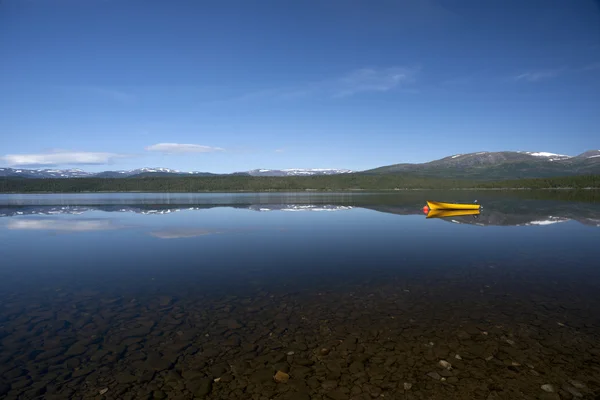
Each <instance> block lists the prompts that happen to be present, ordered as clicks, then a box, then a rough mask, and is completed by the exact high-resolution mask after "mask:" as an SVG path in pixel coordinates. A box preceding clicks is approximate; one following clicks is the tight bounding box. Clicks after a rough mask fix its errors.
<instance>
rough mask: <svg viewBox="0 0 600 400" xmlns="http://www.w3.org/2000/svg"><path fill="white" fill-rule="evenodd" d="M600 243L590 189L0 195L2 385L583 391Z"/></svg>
mask: <svg viewBox="0 0 600 400" xmlns="http://www.w3.org/2000/svg"><path fill="white" fill-rule="evenodd" d="M475 198H477V199H478V200H479V201H480V203H481V204H483V206H484V209H483V212H482V213H481V214H480V215H478V216H462V217H450V218H426V216H425V215H424V214H423V213H422V211H421V210H420V209H421V207H422V206H423V204H424V202H425V199H440V200H448V201H453V200H457V201H471V200H473V199H475ZM565 199H569V200H565ZM599 244H600V203H599V202H598V201H597V198H596V194H590V193H587V194H565V193H559V194H554V193H541V194H540V193H537V192H536V193H498V192H496V193H492V192H485V193H471V192H464V191H462V192H461V191H456V192H447V193H433V192H426V191H415V192H409V193H402V194H397V193H389V194H369V193H344V194H336V193H325V194H322V193H298V194H275V193H263V194H200V195H198V194H178V195H173V194H170V195H169V194H143V195H142V194H102V195H99V194H89V195H52V196H50V195H9V196H6V195H4V196H0V260H1V262H0V263H1V264H0V265H1V266H0V361H1V362H0V396H4V397H5V398H9V399H16V398H22V399H29V398H48V399H51V398H85V399H87V398H94V399H95V398H107V399H134V398H135V399H137V398H143V399H148V398H157V399H160V398H169V399H170V398H175V399H177V398H180V399H191V398H208V399H295V400H300V399H334V400H335V399H373V398H380V397H381V398H386V399H390V398H391V399H396V398H397V399H449V398H453V399H463V398H464V399H480V398H482V399H504V398H506V399H521V398H522V399H538V398H540V399H570V398H590V399H593V398H596V397H597V396H600V311H599V310H600V307H599V306H600V295H598V293H599V292H600V262H598V260H599V258H600V246H599ZM277 371H281V372H280V373H279V374H278V375H277V377H278V379H280V380H284V381H286V382H276V381H275V380H274V378H273V377H274V376H275V375H276V372H277ZM547 385H550V386H547ZM542 386H543V388H542Z"/></svg>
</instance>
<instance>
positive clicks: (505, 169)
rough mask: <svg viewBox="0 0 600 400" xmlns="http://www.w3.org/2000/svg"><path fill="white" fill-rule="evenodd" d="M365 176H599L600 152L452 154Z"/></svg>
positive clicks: (506, 177)
mask: <svg viewBox="0 0 600 400" xmlns="http://www.w3.org/2000/svg"><path fill="white" fill-rule="evenodd" d="M364 172H365V173H369V174H395V173H403V172H412V173H415V174H419V175H423V176H431V177H440V178H455V179H518V178H544V177H551V176H566V175H583V174H600V150H590V151H586V152H585V153H582V154H579V155H577V156H569V155H564V154H555V153H549V152H543V151H536V152H534V151H497V152H492V151H482V152H478V153H467V154H455V155H452V156H448V157H444V158H442V159H439V160H435V161H430V162H426V163H420V164H409V163H404V164H394V165H388V166H385V167H379V168H375V169H371V170H368V171H364Z"/></svg>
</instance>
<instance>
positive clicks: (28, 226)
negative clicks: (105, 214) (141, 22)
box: [6, 219, 121, 232]
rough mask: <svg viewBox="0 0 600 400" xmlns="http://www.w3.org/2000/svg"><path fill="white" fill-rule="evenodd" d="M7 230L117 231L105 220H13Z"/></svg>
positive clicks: (115, 226)
mask: <svg viewBox="0 0 600 400" xmlns="http://www.w3.org/2000/svg"><path fill="white" fill-rule="evenodd" d="M6 228H7V229H11V230H48V231H68V232H91V231H103V230H109V229H119V228H121V226H119V225H115V224H114V223H113V222H112V221H110V220H106V219H87V220H67V219H64V220H61V219H15V220H11V221H9V222H8V224H7V225H6Z"/></svg>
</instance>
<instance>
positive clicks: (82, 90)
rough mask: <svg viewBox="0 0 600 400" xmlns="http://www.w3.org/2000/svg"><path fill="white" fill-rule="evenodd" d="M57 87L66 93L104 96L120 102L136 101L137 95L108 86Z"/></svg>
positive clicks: (130, 102) (129, 102)
mask: <svg viewBox="0 0 600 400" xmlns="http://www.w3.org/2000/svg"><path fill="white" fill-rule="evenodd" d="M59 89H60V90H62V91H65V92H67V93H76V94H78V95H83V96H89V97H100V98H105V99H108V100H111V101H114V102H117V103H121V104H132V103H135V102H136V101H137V96H135V95H134V94H132V93H129V92H126V91H124V90H122V89H119V88H114V87H109V86H60V87H59Z"/></svg>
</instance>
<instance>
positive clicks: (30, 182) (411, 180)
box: [0, 174, 600, 193]
mask: <svg viewBox="0 0 600 400" xmlns="http://www.w3.org/2000/svg"><path fill="white" fill-rule="evenodd" d="M588 188H600V175H580V176H565V177H555V178H535V179H517V180H503V181H494V182H489V181H478V180H457V179H443V178H431V177H422V176H416V175H412V174H385V175H384V174H381V175H368V174H340V175H324V176H291V177H253V176H235V175H227V176H201V177H200V176H189V177H181V176H177V177H165V176H160V177H134V178H61V179H23V178H11V177H5V178H0V193H82V192H174V193H175V192H241V191H245V192H263V191H307V190H314V191H344V190H410V189H588Z"/></svg>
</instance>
